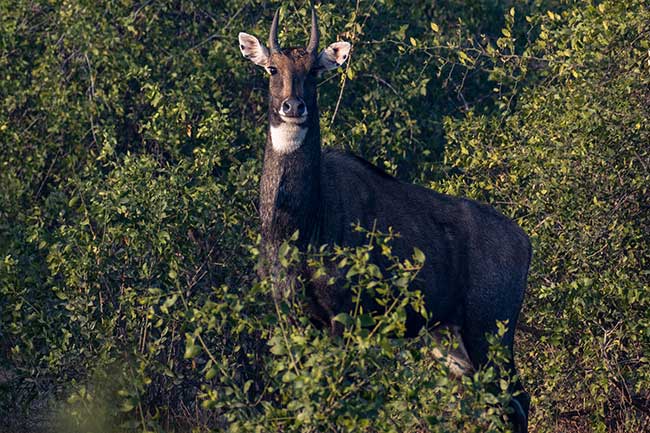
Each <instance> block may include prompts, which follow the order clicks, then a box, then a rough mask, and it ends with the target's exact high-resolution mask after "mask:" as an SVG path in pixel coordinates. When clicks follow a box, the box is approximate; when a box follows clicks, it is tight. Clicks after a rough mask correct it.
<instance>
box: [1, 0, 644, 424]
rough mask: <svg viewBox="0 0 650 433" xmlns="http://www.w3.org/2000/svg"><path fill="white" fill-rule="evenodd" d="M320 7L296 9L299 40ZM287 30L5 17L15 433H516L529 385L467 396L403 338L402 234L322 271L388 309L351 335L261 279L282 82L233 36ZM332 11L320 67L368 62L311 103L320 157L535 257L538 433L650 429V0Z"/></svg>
mask: <svg viewBox="0 0 650 433" xmlns="http://www.w3.org/2000/svg"><path fill="white" fill-rule="evenodd" d="M307 3H308V2H306V1H296V2H290V3H287V4H285V5H283V28H282V29H281V33H280V37H281V40H283V41H286V42H285V43H290V44H303V43H304V40H305V38H306V36H307V31H308V25H309V20H308V17H307V13H308V7H307ZM278 6H279V3H278V2H257V1H256V2H251V1H244V0H233V1H228V2H209V1H192V2H189V1H174V2H131V1H119V2H118V1H108V2H83V1H10V0H0V146H1V147H0V414H1V415H2V416H0V426H3V423H4V424H5V425H4V427H3V428H9V427H13V428H17V429H21V431H22V429H24V428H26V425H27V424H29V426H30V428H34V429H38V428H44V429H45V430H48V431H49V430H51V429H52V428H59V429H60V430H61V431H73V430H78V431H102V432H103V431H126V430H133V431H169V430H175V429H180V430H182V431H188V430H190V429H197V430H199V431H202V430H208V429H231V430H232V431H237V430H241V431H321V432H322V431H335V429H338V430H336V431H355V432H356V431H368V432H370V431H373V432H374V431H399V432H401V431H423V432H424V431H432V432H443V431H459V430H460V431H505V430H506V429H507V428H508V427H507V425H506V424H505V423H504V418H503V416H502V407H503V406H504V404H505V403H507V401H508V400H509V398H510V397H511V396H510V395H508V393H507V382H508V380H509V378H507V377H500V376H499V375H498V373H497V372H496V371H495V370H492V369H488V370H485V371H481V372H479V373H478V374H476V375H475V376H473V377H468V378H465V379H463V381H462V382H455V381H450V380H448V379H447V374H446V373H447V372H446V371H445V368H444V366H442V365H440V364H438V363H436V362H434V360H433V357H432V355H431V350H432V342H431V341H430V339H431V337H430V336H429V335H427V334H426V333H422V335H421V336H420V337H418V338H417V339H414V340H404V339H401V338H400V335H401V330H402V329H403V321H404V314H403V313H404V308H405V307H406V306H407V305H409V304H410V305H413V306H415V307H416V308H417V307H419V305H420V303H421V301H420V299H419V296H418V295H417V294H411V293H409V292H408V291H406V290H405V289H406V288H407V287H408V283H409V281H410V280H411V279H412V278H413V276H414V273H415V272H416V271H417V268H418V263H420V262H421V261H422V260H423V259H426V258H423V257H421V256H420V255H419V254H417V252H416V253H414V256H413V257H408V258H405V257H402V258H392V259H393V260H395V266H394V268H393V273H392V274H391V275H378V273H377V272H376V269H375V268H374V267H373V266H372V265H371V264H369V263H368V262H367V256H368V251H367V249H368V248H381V249H382V251H384V252H385V254H386V255H388V256H390V235H386V234H378V233H369V242H368V245H367V246H364V247H363V248H359V249H357V250H336V251H329V254H330V256H329V257H330V258H331V257H332V254H333V255H334V257H335V258H336V260H338V262H339V263H342V267H345V268H346V269H349V270H350V271H349V272H348V276H349V278H350V285H351V290H353V291H354V293H356V294H358V293H360V292H361V291H363V290H373V293H375V294H376V295H377V296H379V297H380V298H381V299H383V302H386V305H387V311H386V313H385V314H381V315H378V314H374V315H373V314H369V312H364V311H361V310H360V309H355V310H354V311H351V312H350V314H349V315H342V316H341V317H340V318H339V319H340V320H341V322H342V323H344V324H345V326H346V329H347V331H346V333H345V335H344V337H343V338H341V339H336V340H332V339H331V338H330V337H328V336H327V335H326V334H324V333H322V332H320V331H318V330H316V329H314V328H313V327H311V325H310V324H309V322H308V320H306V319H305V317H304V315H302V314H300V311H299V310H300V302H299V301H300V299H299V298H298V299H297V300H296V302H293V303H292V302H287V303H285V304H281V305H275V304H274V303H273V302H272V301H271V300H270V298H269V297H268V293H269V291H270V290H272V287H270V283H269V282H266V281H261V282H260V281H258V280H257V279H256V277H255V272H254V265H255V260H256V258H255V257H256V251H257V247H256V245H257V241H258V240H257V231H258V221H257V218H256V199H257V198H256V195H257V188H258V183H259V176H260V171H261V157H262V151H263V143H264V136H265V128H266V122H265V112H266V77H265V76H264V73H263V71H262V70H258V69H256V68H255V67H254V66H252V65H251V64H250V62H247V61H244V60H243V59H242V58H241V55H240V53H239V50H238V47H237V33H238V32H239V31H247V32H249V33H253V34H256V35H257V36H258V37H260V39H261V40H264V39H266V35H267V31H268V26H269V23H270V17H271V15H272V13H273V12H274V10H275V8H277V7H278ZM318 8H319V16H320V20H321V26H320V29H321V39H322V40H323V41H324V43H325V42H327V43H328V42H330V41H334V40H337V39H344V40H348V41H350V42H352V43H353V46H354V49H353V52H352V56H351V58H350V61H349V63H348V65H347V66H346V67H345V68H344V69H343V70H341V71H339V72H337V73H332V74H331V75H329V76H327V77H325V78H324V80H323V83H322V85H321V86H320V87H319V92H320V95H321V96H320V108H321V116H322V119H321V127H322V132H323V142H324V145H325V146H332V147H336V148H341V149H348V150H351V151H354V152H355V153H358V154H360V155H362V156H363V157H365V158H366V159H368V160H370V161H372V162H373V163H375V164H377V165H378V166H380V167H381V168H383V169H384V170H386V171H388V172H390V173H391V174H394V175H397V176H398V177H400V178H401V179H403V180H407V181H412V182H417V183H420V184H423V185H426V186H430V187H432V188H435V189H437V190H439V191H442V192H447V193H451V194H455V195H464V196H468V197H472V198H476V199H479V200H482V201H485V202H488V203H491V204H493V205H494V206H495V207H497V208H498V209H499V210H501V211H502V212H503V213H505V214H506V215H509V216H511V217H512V218H513V219H515V220H516V221H517V222H518V223H519V224H520V225H521V226H522V227H523V228H524V229H525V230H526V231H527V233H529V234H530V236H531V238H532V241H533V248H534V260H533V266H532V271H531V278H530V284H529V289H528V293H527V297H526V300H525V307H524V311H523V312H522V315H521V318H520V327H519V332H518V334H517V347H516V351H517V353H516V354H515V355H516V358H517V362H518V365H519V366H520V373H521V375H522V379H523V381H524V383H525V385H526V387H527V389H528V390H529V391H530V392H531V394H532V398H533V401H532V405H533V410H532V412H531V417H532V419H531V427H533V428H534V431H540V432H551V431H619V432H631V431H643V428H647V425H649V424H650V416H649V413H650V393H649V391H648V390H649V389H650V353H649V352H650V313H649V312H648V308H649V307H650V305H649V299H650V298H649V287H650V270H649V269H650V252H649V251H650V250H649V247H650V245H648V233H650V214H649V212H648V211H649V209H650V203H649V199H648V197H649V195H650V191H648V189H649V188H650V171H649V168H648V167H649V165H650V125H649V124H648V121H647V119H648V118H649V116H650V3H648V1H647V0H631V1H627V2H621V1H616V0H611V1H602V2H596V1H586V0H580V1H578V0H536V1H529V2H514V1H508V0H503V1H497V0H472V1H459V0H444V1H431V2H424V3H423V2H416V1H407V2H401V1H400V2H396V1H391V0H367V1H366V0H363V1H358V2H356V3H355V2H339V3H338V4H337V3H334V2H322V3H321V4H319V6H318ZM365 229H371V228H365ZM283 254H285V256H286V264H287V266H290V265H291V263H292V262H293V261H294V260H297V257H296V256H297V254H298V253H297V251H296V250H295V249H293V248H292V247H291V245H290V244H287V246H286V248H284V249H283ZM323 254H324V253H323ZM320 259H321V255H319V254H316V255H314V256H312V257H311V259H310V260H311V262H312V263H313V264H314V265H315V266H317V265H318V263H319V260H320ZM497 337H498V336H497ZM496 343H497V339H496V338H495V347H494V350H493V352H492V355H491V356H492V357H493V359H494V362H495V364H496V365H498V364H499V363H500V362H501V360H502V359H503V356H505V354H504V353H502V351H501V350H500V349H499V347H498V344H496ZM461 390H462V392H460V391H461ZM488 390H489V391H490V392H488Z"/></svg>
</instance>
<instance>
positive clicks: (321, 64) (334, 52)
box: [316, 42, 352, 72]
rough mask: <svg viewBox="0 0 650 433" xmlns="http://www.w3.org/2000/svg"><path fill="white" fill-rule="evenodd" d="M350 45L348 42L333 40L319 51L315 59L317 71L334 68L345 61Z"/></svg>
mask: <svg viewBox="0 0 650 433" xmlns="http://www.w3.org/2000/svg"><path fill="white" fill-rule="evenodd" d="M351 47H352V46H351V45H350V43H349V42H334V43H333V44H331V45H330V46H329V47H327V48H325V49H324V50H323V51H321V52H320V54H319V55H318V60H317V61H316V69H317V70H318V72H324V71H329V70H332V69H336V68H338V67H339V66H341V65H342V64H343V63H345V61H346V60H347V59H348V56H349V55H350V48H351Z"/></svg>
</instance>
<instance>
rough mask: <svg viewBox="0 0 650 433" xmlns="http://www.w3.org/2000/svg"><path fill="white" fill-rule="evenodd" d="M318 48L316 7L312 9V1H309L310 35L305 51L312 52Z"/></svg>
mask: <svg viewBox="0 0 650 433" xmlns="http://www.w3.org/2000/svg"><path fill="white" fill-rule="evenodd" d="M316 50H318V19H317V18H316V9H314V2H313V1H312V2H311V35H310V36H309V45H307V51H308V52H310V53H314V52H316Z"/></svg>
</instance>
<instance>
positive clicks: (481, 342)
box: [460, 304, 530, 433]
mask: <svg viewBox="0 0 650 433" xmlns="http://www.w3.org/2000/svg"><path fill="white" fill-rule="evenodd" d="M486 311H489V309H486V305H485V304H483V305H481V308H480V309H475V310H473V311H472V310H471V309H469V310H467V311H465V314H464V316H465V317H464V321H463V326H462V328H461V332H460V334H461V336H462V339H463V342H464V343H465V347H466V348H467V353H468V355H469V358H470V360H471V361H472V364H474V366H476V368H480V367H483V366H486V365H488V351H489V342H488V340H487V338H486V334H494V333H496V331H497V327H496V322H497V320H503V318H499V317H496V316H495V315H491V314H486ZM495 311H496V310H495ZM517 315H518V310H517V312H515V313H514V314H512V315H511V316H510V317H508V318H507V319H508V330H507V332H506V334H505V335H504V336H503V339H502V344H503V345H504V346H505V347H506V349H507V350H508V351H509V356H510V360H509V361H508V363H507V365H506V368H507V369H508V370H509V373H510V374H516V373H517V371H516V368H515V362H514V350H513V345H514V330H515V325H516V322H517ZM510 391H511V392H513V393H516V394H517V395H516V396H514V397H513V399H512V400H511V403H510V407H511V409H512V411H513V413H512V414H511V415H510V419H511V422H512V423H513V425H514V427H515V432H516V433H526V432H527V431H528V409H529V406H530V397H529V395H528V393H526V391H524V388H523V385H522V384H521V382H520V381H519V378H517V380H516V381H515V382H514V383H513V384H512V386H511V389H510Z"/></svg>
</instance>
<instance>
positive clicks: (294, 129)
mask: <svg viewBox="0 0 650 433" xmlns="http://www.w3.org/2000/svg"><path fill="white" fill-rule="evenodd" d="M305 135H307V128H303V127H301V126H300V125H296V124H292V123H286V122H285V123H281V124H280V125H279V126H273V125H271V144H272V145H273V150H275V151H276V152H278V153H280V154H282V155H286V154H288V153H291V152H293V151H295V150H296V149H298V148H299V147H300V146H302V142H303V141H304V140H305Z"/></svg>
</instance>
